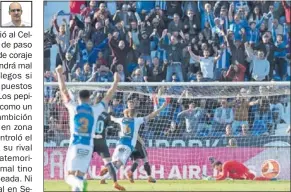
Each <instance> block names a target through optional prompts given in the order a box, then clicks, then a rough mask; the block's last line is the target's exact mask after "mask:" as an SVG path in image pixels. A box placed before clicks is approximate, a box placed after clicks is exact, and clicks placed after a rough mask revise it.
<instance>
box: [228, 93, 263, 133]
mask: <svg viewBox="0 0 291 192" xmlns="http://www.w3.org/2000/svg"><path fill="white" fill-rule="evenodd" d="M246 94H247V93H246V90H245V89H242V90H241V92H240V94H238V95H237V97H236V99H235V100H234V101H233V102H231V103H229V105H230V106H231V107H233V111H234V121H233V123H232V131H233V133H234V134H236V133H237V128H238V127H241V126H242V125H244V124H245V125H248V119H249V107H250V106H254V105H257V104H258V103H259V100H256V101H249V100H248V98H247V97H246Z"/></svg>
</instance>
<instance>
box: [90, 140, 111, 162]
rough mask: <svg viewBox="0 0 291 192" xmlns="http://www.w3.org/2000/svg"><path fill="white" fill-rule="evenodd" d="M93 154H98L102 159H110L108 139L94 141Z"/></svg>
mask: <svg viewBox="0 0 291 192" xmlns="http://www.w3.org/2000/svg"><path fill="white" fill-rule="evenodd" d="M93 152H96V153H98V155H99V156H100V157H102V158H103V159H104V158H109V157H110V153H109V148H108V146H107V143H106V139H94V150H93Z"/></svg>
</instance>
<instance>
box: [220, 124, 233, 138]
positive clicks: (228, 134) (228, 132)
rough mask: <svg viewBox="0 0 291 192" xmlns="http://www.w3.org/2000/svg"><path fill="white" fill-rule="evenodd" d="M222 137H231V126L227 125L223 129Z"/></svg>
mask: <svg viewBox="0 0 291 192" xmlns="http://www.w3.org/2000/svg"><path fill="white" fill-rule="evenodd" d="M222 136H224V137H233V136H234V135H233V133H232V128H231V124H227V125H226V127H225V134H224V135H222Z"/></svg>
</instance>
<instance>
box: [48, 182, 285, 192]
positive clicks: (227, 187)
mask: <svg viewBox="0 0 291 192" xmlns="http://www.w3.org/2000/svg"><path fill="white" fill-rule="evenodd" d="M119 183H120V184H121V185H123V186H124V187H125V188H126V190H127V191H290V181H201V180H158V181H157V183H148V182H147V181H146V180H139V181H135V183H133V184H132V183H129V181H126V180H123V181H119ZM88 190H89V191H115V190H113V187H112V182H111V181H108V184H102V185H101V184H99V180H90V181H88ZM44 191H70V188H69V186H68V185H67V184H66V183H65V182H64V181H45V182H44Z"/></svg>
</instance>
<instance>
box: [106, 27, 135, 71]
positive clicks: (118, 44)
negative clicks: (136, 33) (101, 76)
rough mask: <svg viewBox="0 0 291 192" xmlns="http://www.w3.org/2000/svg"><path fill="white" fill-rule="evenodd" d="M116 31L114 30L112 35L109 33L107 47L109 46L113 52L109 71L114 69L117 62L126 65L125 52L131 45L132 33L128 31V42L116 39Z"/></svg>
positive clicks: (117, 35)
mask: <svg viewBox="0 0 291 192" xmlns="http://www.w3.org/2000/svg"><path fill="white" fill-rule="evenodd" d="M119 35H120V34H119V33H118V32H114V33H113V35H112V36H111V35H109V37H108V38H109V47H110V48H111V51H112V54H113V57H114V58H113V62H112V65H111V67H110V69H111V71H115V67H116V65H117V64H121V65H123V67H125V66H126V57H127V53H128V52H129V51H130V49H131V47H132V35H131V32H128V37H129V43H127V42H125V41H124V40H118V37H119Z"/></svg>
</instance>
